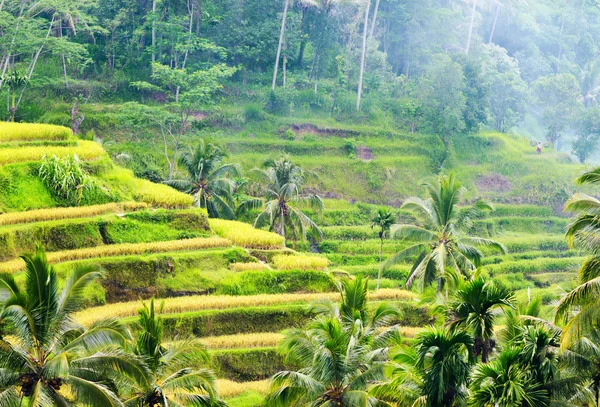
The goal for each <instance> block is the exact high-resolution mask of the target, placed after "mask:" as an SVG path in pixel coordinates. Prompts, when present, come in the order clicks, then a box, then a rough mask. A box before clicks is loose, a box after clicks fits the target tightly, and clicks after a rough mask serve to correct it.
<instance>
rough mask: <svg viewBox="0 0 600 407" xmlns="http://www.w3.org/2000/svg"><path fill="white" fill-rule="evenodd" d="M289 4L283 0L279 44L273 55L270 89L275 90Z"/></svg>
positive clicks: (287, 0)
mask: <svg viewBox="0 0 600 407" xmlns="http://www.w3.org/2000/svg"><path fill="white" fill-rule="evenodd" d="M289 6H290V0H285V5H284V6H283V17H282V18H281V31H280V32H279V45H278V46H277V57H275V69H273V84H272V85H271V90H275V85H276V84H277V71H278V70H279V58H280V57H281V47H282V46H283V35H284V34H285V20H286V19H287V13H288V8H289Z"/></svg>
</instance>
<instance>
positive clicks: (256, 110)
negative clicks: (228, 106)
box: [244, 104, 264, 122]
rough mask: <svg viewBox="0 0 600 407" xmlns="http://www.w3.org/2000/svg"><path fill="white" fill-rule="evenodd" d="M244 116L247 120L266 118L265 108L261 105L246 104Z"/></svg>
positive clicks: (254, 120) (255, 120) (253, 120)
mask: <svg viewBox="0 0 600 407" xmlns="http://www.w3.org/2000/svg"><path fill="white" fill-rule="evenodd" d="M244 117H245V118H246V121H247V122H258V121H261V120H263V119H264V114H263V110H262V108H261V107H260V106H259V105H256V104H248V105H246V106H244Z"/></svg>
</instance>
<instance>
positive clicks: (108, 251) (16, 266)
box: [0, 237, 231, 273]
mask: <svg viewBox="0 0 600 407" xmlns="http://www.w3.org/2000/svg"><path fill="white" fill-rule="evenodd" d="M228 246H231V241H229V240H227V239H223V238H221V237H198V238H195V239H184V240H170V241H167V242H151V243H124V244H111V245H107V246H96V247H89V248H84V249H76V250H64V251H60V252H50V253H47V254H46V256H47V257H48V261H49V262H51V263H62V262H65V261H73V260H84V259H95V258H99V257H112V256H130V255H135V254H150V253H163V252H174V251H185V250H199V249H209V248H216V247H228ZM22 268H23V261H22V260H21V259H16V260H10V261H7V262H4V263H0V271H2V272H6V273H14V272H17V271H19V270H21V269H22Z"/></svg>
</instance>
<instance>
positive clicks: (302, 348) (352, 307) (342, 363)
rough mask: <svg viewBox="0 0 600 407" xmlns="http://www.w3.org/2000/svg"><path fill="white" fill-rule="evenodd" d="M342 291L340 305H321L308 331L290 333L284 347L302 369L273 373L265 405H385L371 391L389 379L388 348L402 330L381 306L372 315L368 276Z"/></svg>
mask: <svg viewBox="0 0 600 407" xmlns="http://www.w3.org/2000/svg"><path fill="white" fill-rule="evenodd" d="M341 294H342V300H341V304H340V305H339V307H338V306H334V307H333V308H332V307H329V308H326V307H324V306H323V305H321V306H320V307H319V309H320V310H321V315H320V316H319V317H317V318H316V319H314V320H313V321H312V322H311V323H309V324H308V326H307V327H306V329H295V330H292V331H289V332H288V333H287V334H286V337H285V339H284V340H283V342H282V343H281V345H280V351H281V352H282V353H283V354H284V355H285V357H286V360H288V361H290V362H292V363H294V364H295V365H297V366H299V367H300V369H299V370H298V371H282V372H279V373H277V374H275V375H274V376H273V377H272V379H271V390H270V393H269V395H268V396H267V400H266V403H265V405H266V406H270V407H271V406H273V407H274V406H277V407H279V406H280V407H287V406H292V405H297V406H300V405H315V406H317V405H318V406H327V405H332V406H333V405H335V406H340V407H354V406H368V405H378V404H379V403H380V401H379V400H378V399H377V397H376V396H374V395H372V394H370V392H369V390H370V387H371V384H372V383H376V382H378V381H381V380H384V378H385V374H384V371H385V362H386V361H387V359H388V352H389V346H390V345H393V344H397V341H398V335H397V331H396V330H395V329H393V328H394V327H392V328H390V327H388V325H389V323H390V322H391V318H390V317H391V316H393V315H396V313H395V312H394V311H393V310H392V309H390V308H388V307H386V306H382V305H380V306H379V307H378V308H377V311H375V312H373V313H369V311H368V307H367V284H366V280H362V279H360V278H357V279H356V280H354V281H346V282H344V283H343V285H342V287H341ZM386 328H387V329H386ZM382 329H383V330H382Z"/></svg>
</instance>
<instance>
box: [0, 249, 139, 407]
mask: <svg viewBox="0 0 600 407" xmlns="http://www.w3.org/2000/svg"><path fill="white" fill-rule="evenodd" d="M21 258H22V259H23V261H24V262H25V266H26V268H25V288H24V289H22V288H21V287H20V286H19V285H18V284H17V283H16V282H15V280H14V278H13V277H12V276H11V275H7V274H2V275H0V296H1V298H4V299H5V301H4V302H3V303H2V312H1V314H0V320H1V321H3V323H4V324H6V325H7V327H8V329H7V332H9V333H10V335H7V336H4V337H3V338H0V405H20V404H22V402H21V401H19V400H22V399H23V398H25V399H27V401H26V404H27V405H28V406H40V407H42V406H43V407H46V406H66V405H70V402H68V401H67V399H69V400H71V399H74V400H75V404H77V405H89V406H99V407H100V406H101V407H104V406H110V407H114V406H120V405H122V403H121V401H120V400H119V396H118V394H117V391H118V383H119V380H114V379H120V378H122V377H124V376H129V377H131V378H134V379H135V380H137V381H139V382H144V381H145V379H146V371H145V369H144V368H143V367H142V366H141V365H140V363H139V362H137V361H136V359H135V358H133V357H131V356H129V355H127V354H125V353H124V351H123V347H124V346H125V345H126V343H127V342H128V340H130V339H131V337H130V334H129V331H128V330H127V329H126V328H125V327H124V326H122V325H121V324H119V323H117V322H115V321H103V322H98V323H96V324H94V325H92V326H91V327H89V328H88V329H86V328H84V327H82V326H80V325H78V324H77V323H76V322H75V321H74V320H73V318H72V314H73V312H74V311H76V310H77V308H78V306H79V304H80V301H81V299H82V296H83V293H84V291H85V289H86V288H87V287H88V286H89V285H90V284H91V283H92V282H94V281H95V280H96V279H97V278H98V277H100V276H101V275H102V273H100V272H99V271H98V270H97V269H95V268H93V267H78V268H76V269H75V270H74V271H73V272H72V273H71V275H70V277H69V278H68V279H67V281H66V283H65V285H64V287H63V288H62V290H61V289H60V288H59V282H58V277H57V274H56V271H55V270H54V267H52V266H51V265H50V264H48V262H47V261H46V255H45V253H44V251H43V250H42V249H41V248H38V249H37V251H36V253H35V254H33V255H30V254H27V255H24V256H22V257H21Z"/></svg>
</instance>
